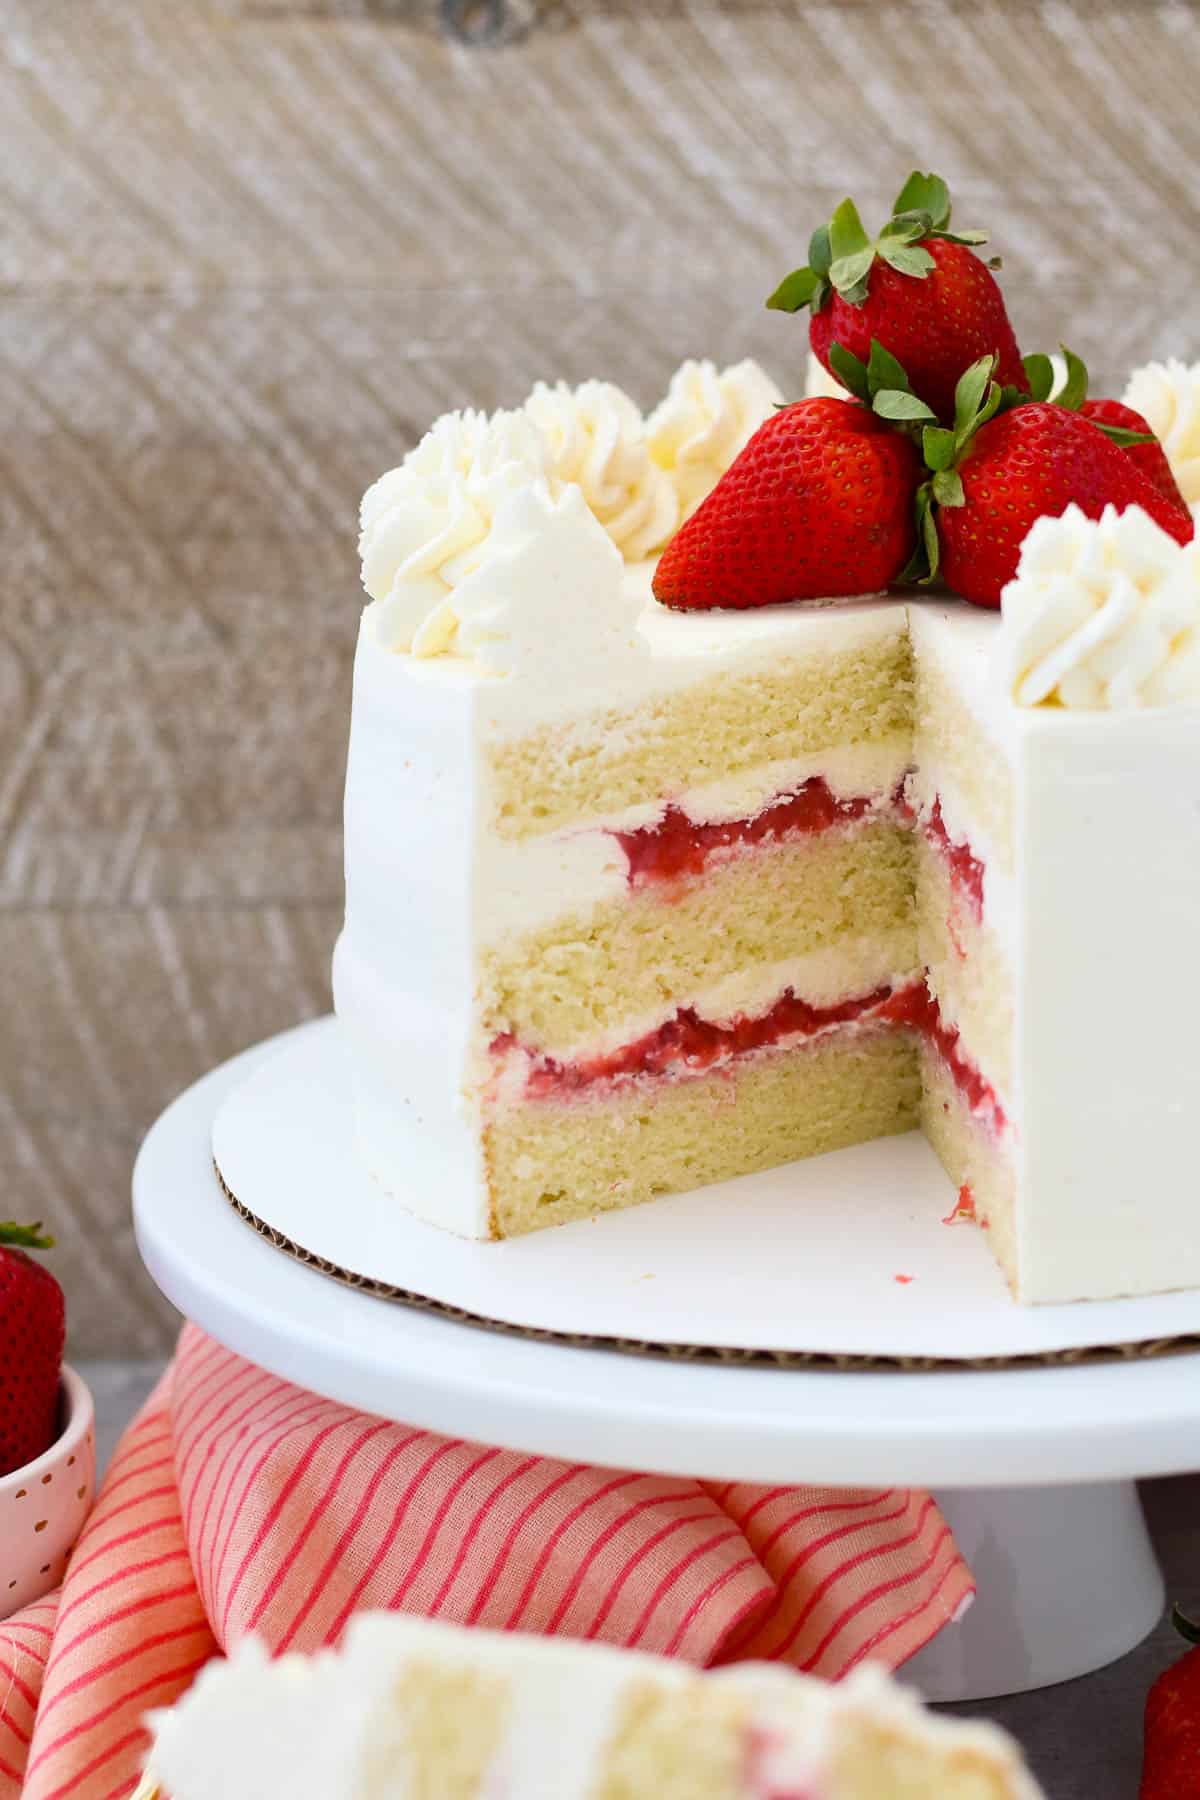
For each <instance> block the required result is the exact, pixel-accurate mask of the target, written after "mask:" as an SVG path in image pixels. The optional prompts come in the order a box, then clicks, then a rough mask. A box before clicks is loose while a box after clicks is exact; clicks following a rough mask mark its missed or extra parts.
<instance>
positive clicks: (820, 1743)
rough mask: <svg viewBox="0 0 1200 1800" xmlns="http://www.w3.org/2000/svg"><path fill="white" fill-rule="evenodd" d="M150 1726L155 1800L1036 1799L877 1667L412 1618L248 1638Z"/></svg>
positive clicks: (1004, 1745)
mask: <svg viewBox="0 0 1200 1800" xmlns="http://www.w3.org/2000/svg"><path fill="white" fill-rule="evenodd" d="M150 1722H151V1726H152V1728H153V1732H154V1747H153V1750H152V1752H151V1757H150V1765H149V1773H148V1774H147V1777H146V1779H145V1780H144V1781H143V1784H142V1787H141V1788H140V1790H139V1797H138V1800H152V1797H153V1796H154V1795H156V1794H157V1793H158V1792H159V1789H160V1784H161V1788H162V1790H163V1791H165V1793H167V1794H169V1795H170V1796H171V1800H277V1797H278V1796H280V1795H283V1794H286V1795H288V1796H289V1797H290V1800H308V1796H312V1800H368V1797H372V1800H373V1797H375V1796H378V1797H379V1800H383V1797H384V1796H387V1800H1038V1790H1037V1788H1036V1786H1035V1784H1034V1782H1033V1781H1032V1779H1031V1777H1030V1776H1029V1774H1028V1772H1027V1771H1026V1769H1025V1765H1024V1763H1023V1761H1022V1759H1021V1756H1020V1754H1019V1752H1018V1751H1017V1749H1016V1747H1015V1746H1014V1745H1013V1744H1012V1742H1011V1741H1010V1740H1009V1739H1008V1738H1007V1737H1006V1736H1005V1735H1004V1734H1003V1733H1002V1732H1000V1731H998V1730H996V1729H995V1728H994V1727H992V1726H990V1725H977V1724H966V1723H961V1722H959V1721H957V1720H950V1719H942V1718H936V1717H934V1716H933V1715H932V1714H929V1713H927V1712H925V1711H923V1710H922V1708H921V1707H920V1705H919V1704H918V1702H917V1701H916V1700H915V1699H913V1698H912V1697H911V1696H910V1695H909V1694H907V1693H905V1692H904V1691H903V1690H902V1689H901V1688H898V1687H897V1686H896V1685H895V1684H894V1683H893V1682H892V1681H890V1680H889V1679H888V1677H887V1676H885V1675H884V1674H883V1673H882V1672H881V1671H879V1670H878V1669H874V1668H871V1667H864V1668H862V1669H861V1670H859V1671H858V1672H857V1673H855V1674H853V1675H852V1676H850V1677H849V1679H848V1680H847V1681H846V1682H845V1683H843V1684H841V1685H840V1686H837V1687H832V1686H830V1685H828V1684H827V1683H825V1682H821V1681H817V1680H815V1679H813V1678H812V1677H810V1676H805V1675H798V1674H795V1673H794V1672H792V1671H790V1670H786V1669H783V1668H782V1667H780V1666H778V1665H776V1664H769V1663H747V1664H744V1665H741V1666H739V1667H731V1668H729V1669H724V1670H719V1671H717V1672H715V1673H709V1674H702V1673H699V1672H698V1671H697V1670H695V1669H693V1668H690V1667H688V1666H687V1665H686V1664H682V1663H677V1662H670V1661H667V1660H665V1659H663V1658H660V1657H654V1656H645V1655H639V1654H635V1653H633V1652H631V1651H622V1650H610V1649H607V1648H604V1647H601V1646H599V1645H594V1644H581V1643H572V1642H568V1641H565V1640H549V1639H540V1638H532V1637H524V1636H520V1635H516V1634H513V1633H508V1632H495V1633H494V1632H486V1631H466V1630H463V1629H462V1628H460V1627H457V1626H448V1625H438V1624H431V1623H429V1622H428V1621H425V1620H416V1619H408V1618H405V1617H403V1616H402V1615H400V1614H396V1613H391V1614H388V1613H375V1614H368V1615H366V1616H363V1617H361V1618H359V1619H357V1620H356V1621H355V1622H354V1623H353V1624H352V1625H351V1627H350V1631H349V1634H348V1637H347V1640H346V1644H345V1646H344V1648H342V1649H341V1650H337V1651H325V1652H322V1653H321V1654H319V1655H317V1656H311V1657H305V1656H299V1655H295V1654H293V1655H288V1656H284V1657H281V1658H280V1659H279V1660H278V1661H275V1662H271V1661H269V1660H268V1658H267V1655H266V1653H265V1651H263V1650H262V1649H261V1648H260V1647H259V1646H258V1645H257V1644H256V1643H254V1642H253V1641H248V1642H247V1643H245V1644H243V1645H242V1646H241V1647H240V1649H239V1650H238V1651H237V1652H236V1653H235V1655H234V1656H233V1657H232V1658H231V1660H230V1661H229V1662H217V1663H213V1664H211V1665H210V1666H209V1667H208V1668H207V1669H206V1670H205V1671H204V1672H203V1673H202V1674H201V1675H200V1676H199V1678H198V1680H197V1681H196V1683H195V1685H194V1687H193V1688H192V1689H191V1690H190V1691H189V1693H187V1694H186V1695H185V1696H184V1698H183V1699H182V1700H181V1701H179V1702H178V1703H177V1704H176V1706H174V1707H173V1708H172V1709H171V1710H170V1711H169V1712H163V1713H159V1714H156V1715H152V1717H151V1721H150Z"/></svg>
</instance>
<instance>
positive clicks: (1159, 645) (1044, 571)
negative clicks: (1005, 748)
mask: <svg viewBox="0 0 1200 1800" xmlns="http://www.w3.org/2000/svg"><path fill="white" fill-rule="evenodd" d="M1001 605H1002V609H1003V616H1004V623H1003V644H1004V655H1005V661H1006V675H1007V679H1008V681H1009V684H1010V691H1011V693H1012V695H1013V698H1014V699H1015V701H1016V703H1017V704H1018V706H1045V705H1050V706H1055V705H1057V706H1065V707H1080V708H1088V709H1091V710H1096V711H1104V710H1117V709H1127V708H1132V707H1141V706H1167V705H1170V704H1172V703H1174V702H1177V701H1198V700H1200V545H1197V544H1196V543H1194V542H1193V543H1190V544H1178V543H1176V541H1175V539H1174V538H1173V537H1171V536H1170V534H1169V533H1168V532H1165V531H1164V530H1163V529H1162V527H1161V526H1159V525H1156V524H1155V522H1154V520H1153V519H1151V518H1150V516H1149V515H1148V514H1147V513H1145V512H1143V511H1142V509H1141V507H1140V506H1131V507H1129V508H1127V509H1126V511H1124V512H1122V513H1118V512H1117V511H1116V509H1115V508H1114V507H1112V506H1107V507H1105V509H1104V512H1103V514H1102V515H1101V517H1100V518H1099V519H1089V518H1086V517H1085V515H1084V514H1083V512H1082V511H1081V510H1080V509H1079V507H1077V506H1069V507H1068V508H1067V510H1066V512H1065V513H1063V515H1062V517H1061V518H1042V519H1038V520H1037V522H1036V523H1035V525H1034V526H1033V529H1032V530H1031V531H1030V532H1029V535H1028V536H1027V537H1026V539H1025V542H1024V544H1023V545H1022V547H1021V560H1020V564H1019V566H1018V569H1017V574H1016V577H1015V579H1014V580H1012V581H1010V582H1009V584H1008V586H1007V587H1006V588H1005V590H1004V593H1003V595H1002V596H1001Z"/></svg>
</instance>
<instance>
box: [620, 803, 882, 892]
mask: <svg viewBox="0 0 1200 1800" xmlns="http://www.w3.org/2000/svg"><path fill="white" fill-rule="evenodd" d="M900 805H901V796H900V793H899V792H896V793H895V794H890V795H884V796H882V797H881V796H880V795H878V794H858V795H852V796H846V797H842V798H839V797H838V796H837V795H836V794H835V793H834V792H833V790H832V788H831V787H830V786H829V783H828V782H827V781H826V780H825V777H824V776H823V775H812V776H810V777H809V779H808V780H807V781H805V782H804V783H802V785H801V786H800V787H799V788H797V789H796V790H795V791H794V792H793V793H790V794H781V795H780V796H779V797H778V798H777V799H775V800H772V801H771V802H770V804H769V805H767V806H764V807H763V808H762V809H761V811H759V812H757V813H754V814H752V815H751V816H749V817H747V818H741V819H722V820H713V821H712V822H710V823H707V824H697V823H696V821H695V820H694V819H691V818H689V816H688V814H687V813H686V812H685V811H683V809H682V808H681V807H678V806H673V805H668V806H667V808H666V810H665V811H664V813H663V814H662V817H661V818H660V819H658V820H656V821H655V822H654V823H653V824H650V825H644V826H641V827H639V828H638V829H637V830H635V831H617V832H614V833H613V836H614V837H615V838H616V840H617V842H618V843H619V844H620V846H621V848H622V850H623V851H624V852H625V858H626V862H627V864H628V880H629V885H630V886H631V887H645V886H648V885H649V884H651V883H652V882H658V881H678V880H680V879H682V878H684V877H687V876H692V875H699V874H701V873H702V872H703V870H704V868H705V866H706V865H707V864H708V862H709V861H710V860H712V859H713V858H715V857H717V856H720V855H721V854H722V853H729V852H733V851H737V850H740V849H747V848H750V847H751V846H754V845H758V844H763V843H774V842H778V841H780V840H783V839H787V838H795V837H806V836H815V835H817V834H818V833H819V832H822V831H829V830H831V829H832V828H833V827H834V826H837V825H849V824H853V823H855V822H856V821H857V820H859V819H865V818H868V817H874V818H878V817H879V816H881V815H882V814H883V813H885V812H887V811H888V810H890V809H895V811H896V814H897V817H898V818H899V817H900Z"/></svg>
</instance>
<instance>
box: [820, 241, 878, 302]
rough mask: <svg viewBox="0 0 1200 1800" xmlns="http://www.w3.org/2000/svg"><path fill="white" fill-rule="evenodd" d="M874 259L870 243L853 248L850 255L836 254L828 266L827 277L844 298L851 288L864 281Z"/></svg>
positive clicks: (858, 285) (860, 284)
mask: <svg viewBox="0 0 1200 1800" xmlns="http://www.w3.org/2000/svg"><path fill="white" fill-rule="evenodd" d="M874 261H875V252H874V250H873V249H872V248H871V246H870V244H868V245H867V247H866V249H865V250H855V251H854V252H853V253H852V254H851V255H850V256H837V257H835V258H834V260H833V263H832V265H831V267H830V270H829V279H830V281H832V283H833V285H834V287H835V288H836V289H837V291H838V293H839V294H841V295H842V297H843V298H844V299H845V298H847V297H848V296H849V293H850V290H851V289H853V288H857V287H860V286H862V284H863V283H864V282H865V281H866V278H867V276H868V275H869V274H870V272H871V264H872V263H873V262H874Z"/></svg>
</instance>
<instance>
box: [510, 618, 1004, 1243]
mask: <svg viewBox="0 0 1200 1800" xmlns="http://www.w3.org/2000/svg"><path fill="white" fill-rule="evenodd" d="M735 629H736V628H735ZM730 635H731V638H732V636H733V634H732V633H731V634H730ZM847 635H849V636H850V637H851V638H853V637H854V636H855V635H857V638H858V641H857V642H856V643H855V642H852V643H851V644H850V645H848V646H846V645H838V646H836V647H835V648H834V649H833V650H832V651H831V653H830V654H829V655H828V656H827V657H825V658H822V657H821V655H820V654H819V652H818V653H814V651H813V650H812V649H811V648H810V649H809V650H808V653H807V654H804V655H799V654H795V653H794V654H793V655H792V656H791V657H788V656H787V655H779V654H772V655H770V656H768V657H765V658H763V659H762V666H761V667H760V668H757V669H749V670H746V671H743V672H742V673H741V674H740V676H739V677H738V680H737V681H736V682H734V681H730V682H698V683H696V684H694V686H692V687H685V688H684V689H683V690H682V691H681V692H677V693H673V694H671V695H670V696H669V697H668V699H667V700H665V701H664V702H663V703H661V704H660V705H658V706H657V707H655V708H651V709H650V710H649V712H648V713H647V714H641V713H639V714H636V715H630V716H626V717H620V716H618V715H616V714H614V713H611V712H610V713H608V714H605V715H602V716H599V717H597V718H594V719H592V720H590V721H589V720H586V719H584V720H580V719H574V720H572V721H571V722H570V724H569V725H568V726H566V727H564V728H563V729H561V730H560V731H559V732H558V734H557V735H556V734H555V733H553V732H552V731H550V730H549V729H544V730H542V731H539V732H538V733H536V734H534V735H533V736H531V737H526V738H524V739H517V740H516V741H512V742H507V743H505V744H504V745H503V746H502V748H501V750H500V751H499V752H498V754H497V758H496V763H495V769H494V782H495V786H494V792H495V795H496V807H497V816H498V818H500V819H502V821H503V822H502V824H501V825H500V827H499V829H500V831H501V832H502V833H503V834H504V836H505V837H506V838H507V839H509V840H510V841H512V840H515V842H513V851H512V854H513V858H514V861H513V863H512V865H511V866H512V867H513V868H514V869H515V867H516V860H515V859H516V857H517V856H519V854H520V850H521V849H522V848H523V849H524V850H525V851H526V853H527V854H529V856H530V866H531V868H532V865H533V858H534V857H537V858H538V859H539V861H538V865H537V866H538V869H539V871H541V872H542V873H543V874H544V872H545V871H546V870H547V869H548V868H549V867H550V865H549V864H548V863H547V861H546V852H547V850H548V849H549V847H550V846H554V852H555V855H556V856H557V858H558V863H557V867H556V869H555V873H556V874H557V875H558V876H559V877H560V881H559V883H558V885H559V888H560V891H564V890H565V891H567V892H569V893H570V895H571V901H570V903H569V904H567V905H565V906H560V907H558V908H557V909H556V908H555V906H554V905H553V904H550V905H546V904H545V902H544V898H543V896H542V895H540V894H537V893H535V892H534V890H533V887H532V886H531V887H530V889H529V891H528V906H529V911H530V912H532V913H537V912H539V911H540V912H541V913H542V914H543V917H541V918H540V919H538V922H537V923H536V924H530V925H529V926H527V927H526V928H525V929H521V928H520V926H519V925H515V924H514V922H513V921H510V922H509V928H508V929H507V930H505V931H503V932H501V933H499V934H498V935H497V936H496V938H495V940H494V941H493V942H492V943H490V944H488V945H487V946H485V947H484V949H483V950H482V952H481V956H480V980H479V988H478V998H479V1006H480V1043H479V1052H480V1063H479V1090H478V1093H479V1106H480V1111H481V1121H482V1137H483V1156H484V1165H485V1171H486V1181H487V1186H488V1191H489V1196H490V1227H491V1229H492V1230H493V1231H494V1232H495V1233H498V1234H500V1235H510V1234H513V1233H517V1232H522V1231H528V1230H532V1229H536V1228H538V1227H540V1226H543V1225H550V1224H558V1223H562V1222H565V1221H567V1220H569V1219H572V1218H578V1217H582V1216H586V1215H587V1214H590V1213H593V1212H596V1211H601V1210H607V1209H610V1208H612V1207H617V1206H625V1205H630V1204H633V1203H635V1202H637V1201H641V1200H646V1199H649V1198H652V1197H654V1196H656V1195H659V1194H663V1193H669V1192H673V1191H676V1190H679V1189H681V1188H691V1187H696V1186H700V1185H702V1184H704V1183H707V1182H712V1181H719V1180H722V1179H725V1178H728V1177H730V1176H734V1175H739V1174H744V1173H748V1172H750V1171H752V1170H757V1169H763V1168H767V1167H771V1166H774V1165H776V1164H778V1163H782V1162H787V1161H790V1160H794V1159H796V1158H799V1157H804V1156H810V1155H814V1154H817V1153H819V1152H821V1151H825V1150H830V1149H836V1148H841V1147H844V1146H846V1145H849V1144H854V1143H859V1142H863V1141H865V1140H867V1139H870V1138H874V1137H878V1136H882V1135H885V1134H887V1133H892V1132H900V1131H906V1130H908V1129H910V1128H912V1127H913V1126H915V1125H917V1124H918V1123H920V1122H922V1121H924V1122H926V1123H927V1127H928V1130H929V1135H930V1137H931V1140H932V1141H933V1143H934V1145H935V1147H936V1148H937V1150H938V1152H939V1155H941V1157H942V1159H943V1161H944V1162H945V1164H946V1167H947V1170H948V1172H949V1173H950V1174H951V1177H952V1179H953V1180H954V1181H955V1183H956V1185H958V1186H970V1188H971V1191H972V1194H973V1195H975V1196H976V1209H975V1210H976V1216H977V1217H978V1219H979V1221H980V1223H982V1224H984V1225H985V1226H987V1227H988V1229H989V1230H993V1229H994V1232H995V1237H994V1242H995V1245H996V1248H997V1251H998V1253H1000V1254H1001V1260H1002V1261H1005V1262H1006V1265H1007V1266H1009V1267H1010V1272H1011V1265H1010V1264H1009V1262H1008V1258H1007V1256H1006V1254H1005V1253H1006V1252H1007V1249H1008V1246H1009V1244H1010V1241H1011V1236H1012V1229H1011V1218H1007V1217H1006V1218H1005V1219H1001V1218H1000V1217H999V1216H997V1217H995V1218H993V1214H997V1215H998V1214H999V1212H1000V1211H1001V1210H1002V1196H1005V1195H1007V1194H1008V1192H1009V1189H1010V1186H1011V1180H1010V1177H1009V1175H1008V1160H1007V1151H1006V1145H1007V1140H1008V1137H1009V1135H1010V1122H1011V1107H1010V1104H1009V1101H1008V1099H1007V1095H1008V1094H1009V1092H1010V1084H1011V1062H1012V1044H1011V1037H1012V1021H1011V1010H1012V998H1011V981H1010V979H1009V976H1008V965H1007V962H1006V954H1005V949H1004V947H1003V944H1002V942H1001V939H1000V937H999V936H998V934H997V927H996V925H995V923H994V922H993V917H992V914H993V912H994V910H995V906H996V904H997V902H996V899H995V896H996V895H997V894H999V895H1000V896H1001V898H1003V893H1004V883H1005V879H1006V876H1005V867H1004V865H1005V862H1006V860H1008V858H1009V853H1010V845H1011V839H1010V837H1009V836H1008V835H1006V834H1007V833H1009V831H1010V826H1009V822H1008V815H1007V807H1006V801H1007V796H1006V794H1005V791H1004V789H1005V769H1004V764H1003V759H1002V755H1001V754H1000V752H999V750H998V749H997V747H996V746H994V745H992V744H990V743H988V742H987V741H986V740H985V739H984V738H983V737H982V736H981V733H980V729H979V727H978V725H977V723H976V721H975V719H974V718H973V717H972V715H971V713H970V712H969V710H968V708H967V707H966V706H965V705H964V704H963V702H962V701H961V700H960V699H959V697H958V695H957V694H956V692H955V691H954V687H953V683H952V680H951V679H950V678H949V677H948V676H947V674H946V672H945V671H944V670H943V669H942V668H941V667H940V666H939V664H938V661H937V656H936V650H935V649H934V648H933V647H931V646H927V647H926V651H925V654H924V656H922V657H921V658H919V659H918V658H916V657H914V653H913V646H912V643H911V640H910V636H909V632H908V629H907V622H906V612H905V609H903V608H900V607H893V608H890V609H889V608H888V607H878V608H875V609H873V610H872V612H871V614H870V616H869V617H864V619H863V621H862V624H861V627H860V628H859V629H858V631H857V634H856V633H855V631H854V629H853V628H852V629H851V631H850V632H849V633H848V634H847ZM813 636H814V638H815V639H816V642H817V644H818V645H819V644H820V637H819V636H818V635H817V634H816V633H814V634H813ZM718 770H722V771H724V773H723V774H722V775H720V776H718V774H717V771H718ZM981 771H983V772H984V773H982V774H981ZM964 793H968V794H970V795H971V803H970V805H969V806H968V804H966V803H964V800H963V798H962V796H963V794H964ZM518 796H519V798H518ZM978 814H981V815H982V816H983V818H984V820H985V823H984V825H983V826H982V828H980V827H978V826H977V825H976V818H977V815H978ZM985 844H986V852H985V850H984V848H983V846H984V845H985ZM985 855H986V856H987V857H989V858H991V859H992V860H993V862H994V865H995V867H994V869H989V867H988V864H987V862H985ZM564 872H573V873H574V876H575V879H574V880H571V881H562V880H561V877H562V875H563V874H564ZM553 885H555V884H553V883H552V884H551V886H552V887H553ZM1001 923H1002V921H1001ZM1009 1211H1010V1212H1011V1206H1009Z"/></svg>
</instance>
